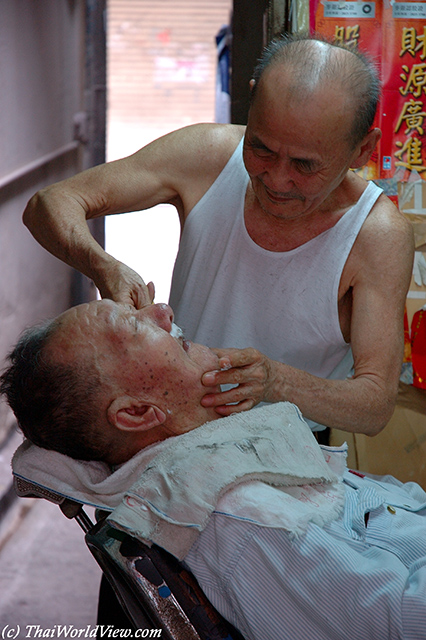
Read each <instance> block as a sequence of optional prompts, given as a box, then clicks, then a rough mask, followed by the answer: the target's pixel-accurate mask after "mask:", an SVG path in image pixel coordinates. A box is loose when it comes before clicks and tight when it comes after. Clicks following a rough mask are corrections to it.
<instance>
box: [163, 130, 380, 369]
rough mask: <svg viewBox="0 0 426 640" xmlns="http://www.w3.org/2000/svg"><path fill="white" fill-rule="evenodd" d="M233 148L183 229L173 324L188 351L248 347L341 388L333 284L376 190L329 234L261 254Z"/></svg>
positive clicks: (344, 362)
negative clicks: (195, 346)
mask: <svg viewBox="0 0 426 640" xmlns="http://www.w3.org/2000/svg"><path fill="white" fill-rule="evenodd" d="M242 145H243V141H241V143H240V144H239V145H238V147H237V149H236V150H235V152H234V154H233V155H232V157H231V158H230V160H229V162H228V163H227V165H226V166H225V167H224V169H223V171H222V172H221V174H220V175H219V177H218V178H217V180H216V181H215V182H214V183H213V184H212V186H211V187H210V189H209V190H208V191H207V192H206V193H205V194H204V196H203V197H202V198H201V200H200V201H199V202H198V203H197V204H196V205H195V207H194V208H193V209H192V211H191V212H190V214H189V216H188V218H187V220H186V222H185V226H184V230H183V234H182V238H181V242H180V246H179V252H178V256H177V258H176V263H175V268H174V273H173V280H172V288H171V294H170V304H171V306H172V308H173V310H174V312H175V318H176V320H175V321H176V323H177V324H178V325H179V326H181V327H182V328H183V329H184V331H185V334H186V335H187V337H188V338H189V339H191V340H193V341H195V342H200V343H202V344H206V345H207V346H210V347H237V348H244V347H255V348H256V349H258V350H259V351H261V352H262V353H264V354H265V355H267V356H268V357H270V358H272V359H274V360H278V361H280V362H284V363H286V364H288V365H291V366H293V367H297V368H298V369H302V370H303V371H307V372H309V373H312V374H313V375H316V376H320V377H323V378H333V379H344V378H346V377H347V375H348V374H349V373H350V371H351V369H352V365H353V359H352V353H351V349H350V346H349V344H348V343H346V342H345V340H344V338H343V335H342V332H341V330H340V324H339V314H338V288H339V282H340V278H341V274H342V270H343V267H344V265H345V263H346V260H347V258H348V255H349V252H350V250H351V248H352V246H353V244H354V242H355V239H356V237H357V235H358V233H359V230H360V229H361V227H362V225H363V223H364V221H365V219H366V217H367V216H368V214H369V212H370V210H371V208H372V206H373V205H374V203H375V202H376V200H377V198H378V197H379V195H380V194H381V193H382V189H380V188H379V187H377V186H376V185H375V184H374V183H373V182H370V183H369V184H368V186H367V188H366V189H365V191H364V192H363V194H362V195H361V197H360V199H359V201H358V202H357V203H356V204H355V205H354V206H353V207H351V208H350V209H349V210H348V211H347V212H346V213H345V214H344V215H343V216H342V217H341V218H340V220H339V221H338V222H337V223H336V224H335V225H334V226H333V227H331V228H330V229H327V231H324V232H323V233H321V234H320V235H318V236H317V237H315V238H313V239H312V240H309V241H308V242H306V243H305V244H303V245H301V246H300V247H297V248H296V249H292V250H291V251H284V252H273V251H268V250H266V249H263V248H262V247H259V246H258V245H257V244H256V243H255V242H254V241H253V240H252V239H251V238H250V236H249V234H248V233H247V230H246V227H245V223H244V199H245V194H246V189H247V184H248V180H249V176H248V174H247V172H246V170H245V167H244V164H243V159H242Z"/></svg>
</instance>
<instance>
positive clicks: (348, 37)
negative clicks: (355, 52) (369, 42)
mask: <svg viewBox="0 0 426 640" xmlns="http://www.w3.org/2000/svg"><path fill="white" fill-rule="evenodd" d="M334 39H335V40H336V42H338V43H339V44H345V45H346V46H347V47H352V48H353V49H356V47H357V46H358V41H359V25H358V24H356V25H354V26H352V27H337V26H336V28H335V31H334Z"/></svg>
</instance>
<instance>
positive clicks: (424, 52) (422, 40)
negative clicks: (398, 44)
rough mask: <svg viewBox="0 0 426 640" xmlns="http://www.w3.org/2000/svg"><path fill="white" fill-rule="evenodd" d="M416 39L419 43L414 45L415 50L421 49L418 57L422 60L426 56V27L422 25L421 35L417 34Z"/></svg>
mask: <svg viewBox="0 0 426 640" xmlns="http://www.w3.org/2000/svg"><path fill="white" fill-rule="evenodd" d="M417 41H418V42H419V44H418V45H417V47H416V51H421V54H420V59H421V60H424V59H425V58H426V27H423V35H422V36H417Z"/></svg>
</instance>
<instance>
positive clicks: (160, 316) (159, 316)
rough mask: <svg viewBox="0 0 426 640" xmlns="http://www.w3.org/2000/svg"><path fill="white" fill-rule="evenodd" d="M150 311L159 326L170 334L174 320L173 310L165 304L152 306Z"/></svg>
mask: <svg viewBox="0 0 426 640" xmlns="http://www.w3.org/2000/svg"><path fill="white" fill-rule="evenodd" d="M148 309H149V312H150V314H151V315H152V317H153V319H154V320H155V322H156V323H157V324H158V326H159V327H161V328H162V329H164V330H165V331H168V332H169V333H170V331H171V330H172V324H173V318H174V314H173V309H172V308H171V307H169V305H168V304H165V303H163V302H162V303H159V304H152V305H150V306H149V307H148Z"/></svg>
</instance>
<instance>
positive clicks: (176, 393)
mask: <svg viewBox="0 0 426 640" xmlns="http://www.w3.org/2000/svg"><path fill="white" fill-rule="evenodd" d="M172 322H173V311H172V309H171V308H170V307H169V306H168V305H166V304H153V305H149V306H146V307H143V308H142V309H140V310H135V309H134V308H131V307H127V306H125V305H121V304H117V303H115V302H112V301H111V300H98V301H94V302H91V303H88V304H83V305H80V306H78V307H74V308H72V309H70V310H68V311H67V312H65V313H64V314H62V316H60V318H59V320H58V323H59V327H60V328H59V331H57V332H56V337H55V338H54V340H53V343H52V347H53V349H54V353H55V358H58V357H61V358H64V359H65V360H68V359H69V361H71V362H72V359H73V358H75V357H76V354H78V353H80V354H82V356H83V357H86V358H87V357H89V358H90V359H91V360H92V362H93V363H94V364H95V366H96V368H97V370H98V371H99V373H100V375H101V379H102V381H103V383H102V384H103V385H105V388H110V389H111V390H112V391H111V393H110V399H109V401H110V400H111V399H114V398H115V399H117V398H127V399H129V398H130V399H134V400H135V405H134V407H133V409H132V411H134V412H137V411H138V408H137V407H138V404H137V403H140V402H145V403H151V404H154V405H155V406H156V407H158V408H159V410H160V412H162V413H163V414H164V415H165V417H166V420H169V421H170V420H172V421H173V419H174V418H175V419H178V424H179V432H183V431H187V430H189V429H192V428H194V426H198V425H199V424H201V423H202V422H205V421H206V420H208V419H213V418H217V414H216V413H215V412H214V411H212V410H210V413H209V412H206V409H205V408H203V407H201V405H200V400H201V398H202V397H203V395H204V394H205V393H206V388H205V387H204V386H203V385H202V384H201V377H202V375H203V373H205V372H206V371H208V370H212V369H215V368H218V358H217V356H216V355H215V354H214V353H213V352H212V351H211V350H210V349H208V348H207V347H204V346H202V345H199V344H195V343H192V342H189V341H187V340H185V339H184V337H183V336H178V337H173V336H172V335H171V334H170V332H171V330H172ZM59 354H60V355H59ZM214 390H217V388H216V387H214ZM123 402H124V400H123ZM123 406H124V405H123ZM113 408H114V410H117V409H119V407H118V406H117V403H115V404H113ZM110 420H111V416H110ZM173 430H174V431H173ZM173 432H174V433H175V432H177V431H176V427H175V425H173V424H172V433H173ZM172 433H170V435H172Z"/></svg>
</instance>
